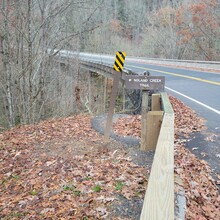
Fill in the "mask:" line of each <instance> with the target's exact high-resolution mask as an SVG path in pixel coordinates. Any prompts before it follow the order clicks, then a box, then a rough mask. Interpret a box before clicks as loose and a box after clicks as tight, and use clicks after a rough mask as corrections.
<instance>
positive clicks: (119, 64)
mask: <svg viewBox="0 0 220 220" xmlns="http://www.w3.org/2000/svg"><path fill="white" fill-rule="evenodd" d="M125 57H126V53H125V52H121V51H118V52H117V53H116V58H115V63H114V67H113V69H114V81H113V86H112V92H111V97H110V106H109V111H108V116H107V121H106V126H105V132H104V141H108V139H109V137H110V132H111V128H112V119H113V114H114V109H115V102H116V97H117V94H118V87H119V81H120V79H121V75H122V74H121V72H122V70H123V67H124V62H125Z"/></svg>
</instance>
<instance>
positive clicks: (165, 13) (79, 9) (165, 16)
mask: <svg viewBox="0 0 220 220" xmlns="http://www.w3.org/2000/svg"><path fill="white" fill-rule="evenodd" d="M0 21H1V22H0V73H1V74H0V128H1V129H5V128H8V127H13V126H15V125H18V124H30V123H35V122H38V121H40V120H42V119H45V118H49V117H59V116H67V115H71V114H74V113H76V112H78V111H79V109H78V106H77V104H76V97H75V94H74V92H75V89H76V86H77V84H78V81H79V80H81V81H84V78H83V77H82V75H83V73H82V72H79V65H78V61H77V60H69V63H70V65H69V66H70V67H69V68H62V67H61V66H60V64H59V63H58V62H57V56H55V55H56V53H55V52H54V51H55V49H56V51H59V50H61V49H65V50H71V51H76V52H90V53H101V54H112V55H113V54H115V52H116V51H117V50H122V51H126V53H127V54H128V55H129V56H142V57H149V58H169V59H196V60H220V38H219V36H220V1H219V0H136V1H133V0H25V1H24V0H0ZM79 78H80V79H79Z"/></svg>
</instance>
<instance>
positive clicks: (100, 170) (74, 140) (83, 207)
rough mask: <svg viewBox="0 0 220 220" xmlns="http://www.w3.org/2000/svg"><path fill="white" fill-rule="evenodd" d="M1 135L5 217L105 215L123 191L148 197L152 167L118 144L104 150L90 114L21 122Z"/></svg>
mask: <svg viewBox="0 0 220 220" xmlns="http://www.w3.org/2000/svg"><path fill="white" fill-rule="evenodd" d="M0 138H1V141H0V142H1V145H2V147H1V148H0V166H1V169H0V207H1V208H0V218H6V219H9V218H10V219H18V218H20V219H23V218H26V219H31V218H34V219H41V218H47V219H50V218H51V219H65V220H66V219H87V218H88V219H105V218H106V217H107V216H109V215H110V213H109V206H110V205H111V203H112V202H114V200H115V198H116V195H117V194H121V195H123V196H125V197H127V198H128V199H131V198H132V197H137V196H138V197H143V196H144V192H145V189H146V183H147V180H146V173H147V170H146V169H145V168H142V167H139V166H137V165H135V164H134V163H132V161H131V160H130V159H129V158H127V156H125V154H124V151H122V150H120V148H119V147H118V146H115V148H114V149H113V150H111V149H109V150H106V151H99V150H98V149H99V147H100V146H102V142H101V136H100V135H99V134H98V133H96V132H95V131H94V130H93V129H92V128H91V125H90V117H89V116H84V115H78V116H73V117H69V118H64V119H59V120H50V121H44V122H41V123H40V124H37V125H28V126H21V127H18V128H14V129H11V130H8V131H6V132H5V133H3V134H2V135H1V136H0ZM97 140H98V141H97ZM116 149H117V150H116ZM118 181H120V182H121V183H122V185H121V186H120V187H119V186H117V183H118ZM116 186H117V187H116Z"/></svg>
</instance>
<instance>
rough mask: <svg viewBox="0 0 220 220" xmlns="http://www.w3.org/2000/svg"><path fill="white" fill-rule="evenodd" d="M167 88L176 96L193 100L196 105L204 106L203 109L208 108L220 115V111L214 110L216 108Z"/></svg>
mask: <svg viewBox="0 0 220 220" xmlns="http://www.w3.org/2000/svg"><path fill="white" fill-rule="evenodd" d="M165 88H166V89H168V90H170V91H172V92H174V93H176V94H178V95H181V96H183V97H185V98H187V99H189V100H191V101H193V102H195V103H197V104H199V105H201V106H203V107H205V108H207V109H209V110H211V111H213V112H215V113H217V114H219V115H220V111H218V110H217V109H214V108H212V107H210V106H208V105H206V104H204V103H202V102H199V101H197V100H196V99H193V98H191V97H189V96H187V95H184V94H182V93H180V92H178V91H176V90H174V89H171V88H169V87H165Z"/></svg>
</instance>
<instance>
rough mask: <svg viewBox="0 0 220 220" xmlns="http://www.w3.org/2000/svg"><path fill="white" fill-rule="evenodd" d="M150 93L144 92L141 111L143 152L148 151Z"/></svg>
mask: <svg viewBox="0 0 220 220" xmlns="http://www.w3.org/2000/svg"><path fill="white" fill-rule="evenodd" d="M148 95H149V94H148V91H147V90H143V92H142V109H141V150H143V151H144V150H147V123H148V122H147V113H148Z"/></svg>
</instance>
